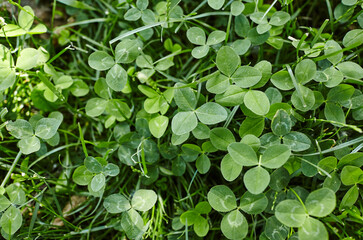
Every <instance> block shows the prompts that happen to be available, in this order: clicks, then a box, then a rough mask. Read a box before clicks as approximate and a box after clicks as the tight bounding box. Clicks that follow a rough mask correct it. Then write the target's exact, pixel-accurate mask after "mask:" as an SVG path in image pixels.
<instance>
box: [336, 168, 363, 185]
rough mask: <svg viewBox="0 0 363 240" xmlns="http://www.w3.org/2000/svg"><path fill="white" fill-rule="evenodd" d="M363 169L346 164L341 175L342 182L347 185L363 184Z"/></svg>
mask: <svg viewBox="0 0 363 240" xmlns="http://www.w3.org/2000/svg"><path fill="white" fill-rule="evenodd" d="M362 176H363V170H362V169H361V168H360V167H356V166H349V165H348V166H344V167H343V169H342V172H341V175H340V179H341V180H342V183H343V184H344V185H346V186H349V185H353V184H362V183H363V180H362Z"/></svg>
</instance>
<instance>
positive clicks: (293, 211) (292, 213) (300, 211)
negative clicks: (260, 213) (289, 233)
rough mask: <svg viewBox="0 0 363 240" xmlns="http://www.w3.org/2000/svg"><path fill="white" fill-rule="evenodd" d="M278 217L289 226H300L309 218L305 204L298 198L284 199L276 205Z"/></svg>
mask: <svg viewBox="0 0 363 240" xmlns="http://www.w3.org/2000/svg"><path fill="white" fill-rule="evenodd" d="M275 216H276V218H277V219H278V220H279V221H280V222H281V223H283V224H285V225H286V226H288V227H300V226H302V225H303V224H304V222H305V221H306V219H307V218H308V214H307V213H306V212H305V210H304V207H303V205H301V203H300V202H299V201H297V200H291V199H289V200H284V201H282V202H280V203H279V204H278V205H277V206H276V210H275Z"/></svg>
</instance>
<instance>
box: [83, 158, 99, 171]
mask: <svg viewBox="0 0 363 240" xmlns="http://www.w3.org/2000/svg"><path fill="white" fill-rule="evenodd" d="M84 165H85V166H86V168H87V169H88V171H90V172H92V173H100V172H101V171H102V170H103V166H102V164H101V163H100V162H99V161H98V160H97V159H96V158H94V157H91V156H88V157H86V158H85V159H84Z"/></svg>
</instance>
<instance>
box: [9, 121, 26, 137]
mask: <svg viewBox="0 0 363 240" xmlns="http://www.w3.org/2000/svg"><path fill="white" fill-rule="evenodd" d="M6 130H8V131H9V133H10V135H12V136H13V137H15V138H17V139H22V138H26V137H30V136H32V135H33V127H32V125H31V124H30V123H29V122H28V121H26V120H24V119H17V120H16V121H15V122H13V121H10V122H9V123H8V124H7V125H6Z"/></svg>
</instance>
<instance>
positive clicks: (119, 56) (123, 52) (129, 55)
mask: <svg viewBox="0 0 363 240" xmlns="http://www.w3.org/2000/svg"><path fill="white" fill-rule="evenodd" d="M139 48H142V44H141V43H140V42H139V41H138V40H130V39H125V40H123V41H122V42H120V43H119V44H117V46H116V48H115V61H116V63H132V62H133V61H134V60H136V58H137V57H138V56H139V53H140V52H139Z"/></svg>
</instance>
